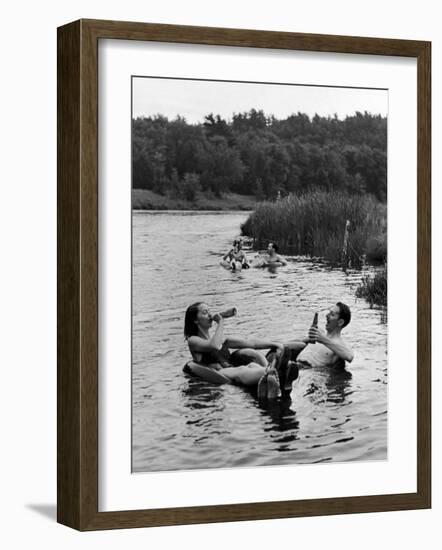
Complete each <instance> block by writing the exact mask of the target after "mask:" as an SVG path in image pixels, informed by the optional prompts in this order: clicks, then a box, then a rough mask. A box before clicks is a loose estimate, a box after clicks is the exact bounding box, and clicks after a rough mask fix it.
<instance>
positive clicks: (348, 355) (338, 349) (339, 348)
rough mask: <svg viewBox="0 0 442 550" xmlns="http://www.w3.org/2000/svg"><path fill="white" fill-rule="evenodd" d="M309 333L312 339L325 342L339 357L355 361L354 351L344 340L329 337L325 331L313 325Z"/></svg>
mask: <svg viewBox="0 0 442 550" xmlns="http://www.w3.org/2000/svg"><path fill="white" fill-rule="evenodd" d="M308 334H309V337H310V338H311V339H312V340H316V341H317V342H320V343H321V344H324V346H325V347H327V348H328V349H329V350H331V351H332V352H333V353H334V354H335V355H336V356H337V357H339V359H343V360H344V361H348V362H349V363H351V362H352V361H353V357H354V353H353V351H352V350H351V348H350V347H349V346H348V345H347V344H346V343H345V342H344V341H343V340H341V339H339V340H336V339H332V338H329V337H328V336H327V335H326V334H325V333H324V332H322V331H321V330H319V329H318V328H316V327H311V328H310V330H309V333H308Z"/></svg>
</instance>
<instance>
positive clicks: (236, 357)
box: [184, 302, 298, 398]
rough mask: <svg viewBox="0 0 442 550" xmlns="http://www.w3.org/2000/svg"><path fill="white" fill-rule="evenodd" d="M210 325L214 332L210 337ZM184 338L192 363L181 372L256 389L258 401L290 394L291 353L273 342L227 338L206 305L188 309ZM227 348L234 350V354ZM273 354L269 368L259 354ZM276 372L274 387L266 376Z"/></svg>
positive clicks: (219, 318)
mask: <svg viewBox="0 0 442 550" xmlns="http://www.w3.org/2000/svg"><path fill="white" fill-rule="evenodd" d="M213 323H215V324H216V328H215V331H214V332H213V334H210V329H211V328H212V325H213ZM184 337H185V339H186V340H187V344H188V346H189V350H190V353H191V354H192V359H193V361H190V362H188V363H187V364H186V366H185V368H184V370H185V372H187V373H189V374H194V375H196V376H199V377H201V378H204V379H207V380H209V381H214V378H215V377H214V375H213V372H216V373H217V374H218V375H221V376H220V379H219V380H218V381H217V383H223V381H222V380H223V378H222V377H224V379H225V382H226V383H229V382H230V383H236V384H240V385H244V386H258V394H261V397H266V398H276V397H278V396H279V395H287V393H290V391H291V387H292V382H293V380H295V379H296V378H297V374H298V370H297V367H296V365H295V364H294V363H292V364H289V356H290V350H288V349H287V350H286V349H285V348H284V346H283V344H281V343H280V342H278V341H276V340H255V339H251V340H242V339H239V338H226V337H225V335H224V319H223V317H222V316H221V315H220V314H214V315H211V313H210V310H209V308H208V306H207V304H206V303H204V302H196V303H194V304H192V305H191V306H189V307H188V308H187V311H186V314H185V320H184ZM230 348H233V349H235V350H236V351H234V352H233V353H232V352H231V351H230ZM264 349H271V350H273V351H274V353H273V359H272V362H271V364H269V362H268V360H267V359H266V357H265V356H264V354H263V353H261V352H260V351H259V350H264ZM270 371H273V373H274V372H275V371H276V373H277V374H276V376H274V378H275V380H276V386H277V387H275V384H274V383H273V382H272V383H270V380H269V376H268V375H269V372H270ZM215 381H216V380H215Z"/></svg>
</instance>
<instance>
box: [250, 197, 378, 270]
mask: <svg viewBox="0 0 442 550" xmlns="http://www.w3.org/2000/svg"><path fill="white" fill-rule="evenodd" d="M346 220H349V221H350V229H349V237H348V258H347V260H348V263H349V265H351V266H352V267H355V268H358V267H361V266H362V265H363V263H364V261H365V259H367V260H369V261H378V262H381V261H385V260H386V257H387V211H386V205H385V204H382V203H380V202H378V201H377V200H376V199H375V198H373V197H372V196H371V195H348V194H346V193H338V192H333V193H330V192H324V191H312V192H308V193H305V194H303V195H298V196H295V195H293V194H292V195H289V196H287V197H285V198H283V199H280V200H278V201H276V202H262V203H259V204H258V205H257V207H256V209H255V211H254V212H253V213H252V214H251V215H250V216H249V217H248V219H247V220H246V221H245V222H244V224H243V225H242V226H241V230H242V233H243V234H244V235H247V236H249V237H252V238H253V239H254V246H255V248H263V247H264V246H266V245H267V244H268V243H269V242H271V241H275V242H277V243H278V245H279V251H280V252H281V253H283V254H292V255H303V256H312V257H321V258H323V259H325V260H327V261H329V262H330V263H332V264H334V265H341V263H342V249H343V242H344V232H345V224H346Z"/></svg>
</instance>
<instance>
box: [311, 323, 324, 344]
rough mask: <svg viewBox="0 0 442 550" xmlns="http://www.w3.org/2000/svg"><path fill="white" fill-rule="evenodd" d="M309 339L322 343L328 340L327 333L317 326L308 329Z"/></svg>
mask: <svg viewBox="0 0 442 550" xmlns="http://www.w3.org/2000/svg"><path fill="white" fill-rule="evenodd" d="M308 339H309V341H310V342H319V343H320V344H325V342H326V341H327V335H326V334H325V333H324V332H322V330H319V328H317V327H310V329H309V331H308Z"/></svg>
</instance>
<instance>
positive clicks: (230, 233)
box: [132, 212, 388, 471]
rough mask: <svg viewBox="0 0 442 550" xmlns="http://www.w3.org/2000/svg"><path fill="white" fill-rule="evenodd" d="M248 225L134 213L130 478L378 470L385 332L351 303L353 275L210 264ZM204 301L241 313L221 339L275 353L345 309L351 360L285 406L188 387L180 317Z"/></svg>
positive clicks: (304, 384) (306, 373)
mask: <svg viewBox="0 0 442 550" xmlns="http://www.w3.org/2000/svg"><path fill="white" fill-rule="evenodd" d="M245 218H246V215H245V214H244V213H198V212H192V213H187V212H167V213H158V212H157V213H147V212H137V213H134V216H133V285H132V293H133V331H132V338H133V365H132V367H133V368H132V388H133V409H132V411H133V415H132V422H133V432H132V433H133V470H134V471H160V470H178V469H194V468H217V467H218V468H219V467H223V468H225V467H238V466H263V465H272V464H297V463H315V462H327V461H350V460H381V459H386V456H387V380H388V373H387V327H386V325H385V324H384V323H383V322H382V319H381V315H380V313H379V312H378V311H376V310H373V309H370V308H369V306H368V305H367V303H366V302H365V301H362V300H355V297H354V291H355V287H356V285H357V283H358V281H359V279H360V273H358V272H353V273H352V272H350V273H348V274H344V273H343V272H342V271H340V270H337V269H332V268H330V267H327V266H324V265H322V264H320V263H314V262H310V261H308V260H306V259H302V258H288V260H289V264H288V265H287V267H284V268H280V269H274V270H272V271H269V270H267V269H248V270H244V271H242V272H240V273H231V272H230V271H228V270H225V269H223V268H222V267H220V266H219V261H220V259H221V256H222V255H223V253H224V252H226V251H227V250H228V249H229V247H230V245H231V242H232V240H233V238H234V237H235V236H236V235H238V234H239V226H240V223H242V222H243V221H244V220H245ZM250 255H251V254H250ZM201 299H202V300H205V301H206V302H208V303H209V305H210V307H211V308H212V309H213V310H217V309H218V308H219V309H221V308H225V307H230V306H236V307H237V308H238V315H237V316H236V317H234V318H232V319H229V320H228V321H226V333H227V334H228V335H238V336H241V337H244V338H247V337H255V338H269V337H273V338H278V339H280V340H282V341H289V340H293V339H296V338H297V337H303V336H305V332H306V329H307V328H308V327H309V325H310V323H311V320H312V317H313V313H314V312H315V311H317V310H324V308H327V307H328V306H330V305H332V304H334V303H336V302H337V301H343V302H346V303H348V305H349V306H350V308H351V310H352V315H353V318H352V322H351V324H350V326H349V327H348V329H346V331H345V333H344V335H345V337H346V339H347V340H348V341H349V342H350V343H351V345H352V347H353V348H354V351H355V359H354V361H353V363H352V364H351V366H350V367H349V368H348V369H345V370H342V369H308V368H305V369H302V370H301V371H300V376H299V378H298V380H297V381H296V382H295V383H294V386H293V391H292V393H291V397H290V399H286V400H282V401H280V402H277V403H273V404H267V405H265V406H264V405H263V404H262V403H261V404H260V403H259V402H258V400H257V397H256V393H255V392H253V391H250V390H244V389H242V388H239V387H236V386H233V385H227V386H214V385H211V384H208V383H207V382H204V381H201V380H197V379H194V378H190V377H187V376H186V375H184V374H183V372H182V367H183V365H184V363H185V362H186V361H187V360H188V359H189V352H188V350H187V346H186V343H185V341H184V338H183V317H184V311H185V309H186V308H187V306H188V305H189V304H190V303H192V302H194V301H197V300H201ZM323 322H324V316H323V315H322V319H321V318H320V324H323Z"/></svg>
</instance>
